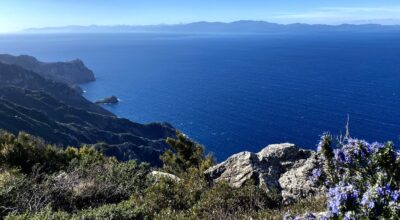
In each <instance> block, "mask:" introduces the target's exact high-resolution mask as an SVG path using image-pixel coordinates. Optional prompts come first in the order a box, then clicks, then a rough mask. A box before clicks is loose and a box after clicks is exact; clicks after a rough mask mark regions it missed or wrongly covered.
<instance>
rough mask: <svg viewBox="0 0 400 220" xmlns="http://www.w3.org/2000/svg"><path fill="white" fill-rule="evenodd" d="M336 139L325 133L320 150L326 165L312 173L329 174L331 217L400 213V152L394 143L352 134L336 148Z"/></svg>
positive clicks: (350, 217)
mask: <svg viewBox="0 0 400 220" xmlns="http://www.w3.org/2000/svg"><path fill="white" fill-rule="evenodd" d="M332 142H333V141H332V137H331V136H328V135H324V136H322V138H321V141H320V143H319V144H318V152H319V153H320V154H321V155H322V158H324V161H325V162H324V164H325V165H324V169H323V170H319V169H315V170H313V172H312V174H311V176H310V180H318V179H319V178H320V177H321V176H324V177H325V176H326V177H327V178H328V180H327V181H325V182H326V183H329V184H330V185H327V187H328V188H329V190H328V193H327V199H328V204H327V206H328V207H327V211H328V217H330V218H340V219H342V218H343V219H359V218H376V217H383V218H385V219H386V218H396V217H398V216H400V190H399V187H400V153H399V152H398V151H396V150H395V148H394V145H393V144H392V143H390V142H388V143H386V144H381V143H377V142H375V143H372V144H371V143H368V142H366V141H363V140H358V139H351V138H349V139H346V140H344V142H343V141H341V142H339V141H338V143H335V144H336V146H337V147H335V148H334V147H332V145H333V144H332Z"/></svg>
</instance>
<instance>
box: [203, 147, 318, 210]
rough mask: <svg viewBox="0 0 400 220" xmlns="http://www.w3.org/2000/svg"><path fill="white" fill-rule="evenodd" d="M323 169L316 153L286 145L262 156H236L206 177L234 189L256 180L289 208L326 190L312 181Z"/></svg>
mask: <svg viewBox="0 0 400 220" xmlns="http://www.w3.org/2000/svg"><path fill="white" fill-rule="evenodd" d="M320 166H321V161H320V159H319V158H318V156H317V154H316V152H314V151H311V150H304V149H300V148H298V147H296V146H295V145H294V144H289V143H284V144H273V145H268V146H267V147H265V148H264V149H262V150H261V151H260V152H258V153H252V152H241V153H238V154H235V155H232V156H231V157H229V158H228V159H227V160H226V161H224V162H222V163H220V164H218V165H216V166H214V167H211V168H209V169H208V170H207V171H206V172H205V175H206V177H207V178H208V179H209V180H210V181H214V182H217V181H226V182H227V183H228V184H230V185H231V186H233V187H240V186H242V185H243V184H244V183H245V182H247V181H249V180H253V181H254V183H255V184H257V185H258V186H259V187H261V188H263V189H264V190H266V191H267V192H270V193H274V194H276V195H277V196H280V197H281V198H282V201H283V203H285V204H287V203H291V202H294V201H297V200H298V199H300V198H304V197H307V196H311V195H317V194H320V193H323V192H324V190H325V189H324V188H323V187H322V186H318V185H316V184H315V183H314V182H313V181H311V180H310V176H311V173H312V171H313V170H314V169H316V168H318V167H320Z"/></svg>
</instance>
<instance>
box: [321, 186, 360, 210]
mask: <svg viewBox="0 0 400 220" xmlns="http://www.w3.org/2000/svg"><path fill="white" fill-rule="evenodd" d="M359 195H360V191H359V190H358V189H356V187H354V186H353V185H347V184H345V183H340V184H338V185H337V186H336V187H333V188H330V189H329V192H328V211H329V213H330V215H331V217H334V216H339V215H340V213H341V212H342V211H343V210H345V211H349V210H352V209H354V208H355V207H357V206H358V205H359V199H358V198H359Z"/></svg>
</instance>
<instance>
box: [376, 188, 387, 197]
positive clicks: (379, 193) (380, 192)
mask: <svg viewBox="0 0 400 220" xmlns="http://www.w3.org/2000/svg"><path fill="white" fill-rule="evenodd" d="M376 193H377V194H378V195H379V196H383V195H385V190H384V189H383V188H382V187H380V186H379V187H377V188H376Z"/></svg>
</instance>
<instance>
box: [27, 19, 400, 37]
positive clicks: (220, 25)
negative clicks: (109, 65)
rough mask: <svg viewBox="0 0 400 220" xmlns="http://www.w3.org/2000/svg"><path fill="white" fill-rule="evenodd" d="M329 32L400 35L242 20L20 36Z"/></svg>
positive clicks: (368, 28) (371, 28) (359, 27)
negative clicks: (57, 34)
mask: <svg viewBox="0 0 400 220" xmlns="http://www.w3.org/2000/svg"><path fill="white" fill-rule="evenodd" d="M326 31H357V32H360V31H361V32H362V31H365V32H377V31H400V25H381V24H340V25H326V24H303V23H293V24H278V23H271V22H267V21H253V20H240V21H234V22H229V23H225V22H206V21H200V22H194V23H187V24H159V25H111V26H109V25H90V26H80V25H70V26H62V27H44V28H29V29H25V30H22V31H20V33H130V32H133V33H134V32H162V33H168V32H172V33H261V34H265V33H277V32H326Z"/></svg>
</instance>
